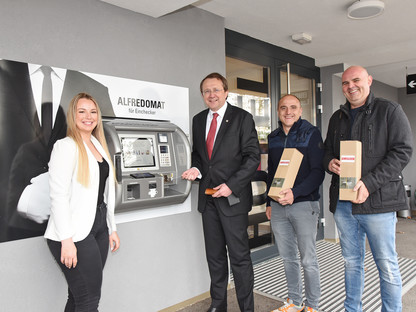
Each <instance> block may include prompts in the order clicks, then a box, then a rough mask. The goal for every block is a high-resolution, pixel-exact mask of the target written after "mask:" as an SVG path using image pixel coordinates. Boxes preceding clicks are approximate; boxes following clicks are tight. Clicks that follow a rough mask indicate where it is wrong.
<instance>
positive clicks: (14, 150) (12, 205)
mask: <svg viewBox="0 0 416 312" xmlns="http://www.w3.org/2000/svg"><path fill="white" fill-rule="evenodd" d="M44 67H45V65H39V64H30V63H24V62H17V61H12V60H4V59H0V151H1V152H0V186H1V187H0V242H5V241H11V240H17V239H23V238H29V237H34V236H40V235H43V234H44V231H45V229H46V224H47V220H48V217H49V211H50V203H49V186H48V174H47V171H48V162H49V158H50V154H51V151H52V148H53V145H54V143H55V142H56V141H57V140H59V139H61V138H64V137H65V136H66V128H67V126H66V112H67V109H68V106H69V103H70V101H71V99H72V98H73V97H74V96H75V95H76V94H78V93H80V92H86V93H89V94H91V95H92V96H93V97H94V98H95V99H96V100H97V102H98V104H99V106H100V109H101V112H102V115H103V116H106V117H128V118H145V119H154V120H167V118H168V117H169V116H171V114H172V112H174V109H175V107H173V106H175V105H168V103H169V100H168V98H169V96H167V95H166V94H169V93H170V92H173V93H175V94H177V93H178V92H179V94H180V99H179V100H180V101H183V100H185V102H186V103H188V89H187V88H181V87H173V86H165V87H166V88H167V90H169V91H167V92H165V91H163V90H164V87H162V92H159V91H152V92H151V95H150V96H149V95H148V94H146V92H145V93H144V94H143V93H140V92H139V94H137V90H141V89H143V87H142V86H143V83H144V85H145V88H146V87H147V84H148V83H146V82H141V81H138V80H130V79H123V78H118V77H111V76H104V75H96V74H89V73H86V72H81V71H75V70H70V69H63V68H58V67H54V66H47V65H46V67H49V68H51V74H50V76H51V82H52V90H51V91H52V95H51V97H52V104H53V105H52V106H51V112H50V114H51V116H52V122H51V128H52V129H51V130H50V131H49V133H48V134H47V135H45V131H44V129H43V128H45V125H46V124H47V122H45V121H44V120H43V118H44V116H45V115H44V109H43V107H42V99H43V98H44V93H43V91H42V88H43V89H45V85H44V83H45V82H44V77H45V74H44V72H43V68H44ZM94 75H95V77H93V76H94ZM150 89H151V90H159V89H158V88H157V87H156V88H150ZM132 90H136V93H134V92H133V93H132ZM172 90H173V91H172ZM166 96H167V98H165V97H166ZM170 106H172V108H171V109H169V108H168V107H170ZM162 108H163V109H162ZM176 109H177V107H176ZM115 111H117V112H118V113H116V112H115ZM187 111H188V109H187V110H186V112H187ZM185 119H186V120H189V116H184V121H183V125H184V127H185V128H187V127H188V126H187V125H186V121H185ZM180 123H182V121H180ZM186 131H187V132H188V131H189V130H188V129H187V130H186Z"/></svg>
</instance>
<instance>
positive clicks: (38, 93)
mask: <svg viewBox="0 0 416 312" xmlns="http://www.w3.org/2000/svg"><path fill="white" fill-rule="evenodd" d="M41 66H42V65H37V64H28V67H29V76H30V83H31V84H32V91H33V98H34V100H35V104H36V110H37V112H38V117H39V123H40V125H42V120H41V117H40V116H42V115H41V112H42V83H43V73H42V71H41V69H40V68H41ZM51 68H52V72H51V79H52V96H53V102H52V107H53V109H52V125H54V124H55V119H56V113H57V112H58V108H59V104H60V103H61V97H62V91H63V89H64V82H65V76H66V69H63V68H57V67H51ZM74 95H75V94H74Z"/></svg>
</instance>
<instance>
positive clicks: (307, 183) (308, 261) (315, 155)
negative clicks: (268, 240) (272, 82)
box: [266, 95, 325, 312]
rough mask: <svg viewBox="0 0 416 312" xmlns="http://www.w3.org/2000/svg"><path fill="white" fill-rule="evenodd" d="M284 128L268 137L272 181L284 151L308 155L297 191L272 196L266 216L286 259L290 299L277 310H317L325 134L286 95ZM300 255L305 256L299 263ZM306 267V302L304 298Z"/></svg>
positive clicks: (282, 102)
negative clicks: (320, 205) (318, 240)
mask: <svg viewBox="0 0 416 312" xmlns="http://www.w3.org/2000/svg"><path fill="white" fill-rule="evenodd" d="M277 114H278V117H279V127H278V128H277V129H276V130H274V131H273V132H272V133H271V134H270V135H269V137H268V143H269V157H268V181H267V186H268V189H270V185H271V183H272V181H273V178H274V174H275V172H276V169H277V167H278V165H279V161H280V158H281V156H282V153H283V150H284V149H285V148H296V149H297V150H298V151H299V152H301V153H302V154H303V159H302V163H301V165H300V168H299V172H298V175H297V177H296V180H295V183H294V186H293V188H289V189H284V190H282V191H281V192H280V195H282V197H281V198H279V200H278V201H274V200H273V199H271V198H268V202H267V208H266V215H267V217H268V218H269V219H270V220H271V224H272V229H273V232H274V236H275V238H276V244H277V248H278V250H279V253H280V256H281V257H282V259H283V263H284V268H285V274H286V280H287V284H288V298H287V302H286V304H285V305H284V306H283V307H281V308H279V309H278V310H277V311H285V312H300V311H305V312H306V311H308V312H313V311H316V310H317V309H318V305H319V298H320V294H321V292H320V281H319V266H318V260H317V257H316V231H317V222H318V216H319V202H318V200H319V197H320V195H319V186H320V185H321V183H322V181H323V179H324V176H325V171H324V169H323V166H322V159H323V156H324V150H323V143H322V136H321V133H320V131H319V129H318V128H317V127H315V126H313V125H312V124H310V123H309V122H308V121H306V120H303V119H302V118H301V115H302V107H301V104H300V101H299V99H298V98H297V97H296V96H294V95H285V96H284V97H282V98H281V99H280V101H279V103H278V108H277ZM298 252H299V253H300V261H299V256H298ZM300 265H302V267H303V270H304V277H305V295H306V300H305V304H303V299H302V288H303V286H302V285H303V284H302V277H301V269H300Z"/></svg>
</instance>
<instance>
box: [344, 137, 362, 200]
mask: <svg viewBox="0 0 416 312" xmlns="http://www.w3.org/2000/svg"><path fill="white" fill-rule="evenodd" d="M361 149H362V145H361V142H360V141H341V153H340V161H341V174H340V176H339V199H340V200H355V199H357V192H354V191H353V188H354V186H355V185H356V184H357V182H358V181H359V180H360V179H361V152H362V150H361Z"/></svg>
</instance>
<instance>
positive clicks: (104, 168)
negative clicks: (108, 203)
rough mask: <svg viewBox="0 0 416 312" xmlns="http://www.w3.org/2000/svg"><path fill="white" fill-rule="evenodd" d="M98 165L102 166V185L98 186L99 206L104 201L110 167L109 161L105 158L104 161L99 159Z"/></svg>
mask: <svg viewBox="0 0 416 312" xmlns="http://www.w3.org/2000/svg"><path fill="white" fill-rule="evenodd" d="M98 166H99V167H100V185H99V187H98V201H97V206H98V205H100V204H102V203H103V202H104V190H105V182H106V181H107V178H108V173H109V171H110V168H109V167H108V163H107V161H106V160H105V159H104V158H103V161H102V162H99V161H98Z"/></svg>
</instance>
